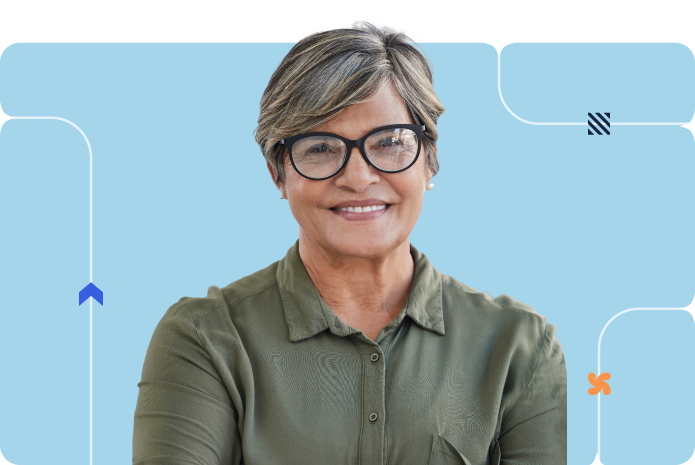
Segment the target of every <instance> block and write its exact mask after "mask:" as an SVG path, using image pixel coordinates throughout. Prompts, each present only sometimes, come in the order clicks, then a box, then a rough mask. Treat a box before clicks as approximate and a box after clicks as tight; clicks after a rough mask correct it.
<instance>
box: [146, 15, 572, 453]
mask: <svg viewBox="0 0 695 465" xmlns="http://www.w3.org/2000/svg"><path fill="white" fill-rule="evenodd" d="M409 42H410V41H409V39H408V38H407V37H406V36H404V35H402V34H396V33H392V32H390V31H388V30H386V31H382V30H379V29H377V28H375V27H374V26H372V25H370V24H368V23H361V24H358V25H356V26H354V27H353V29H339V30H332V31H326V32H322V33H318V34H313V35H311V36H309V37H307V38H305V39H303V40H302V41H300V42H299V43H297V44H296V45H295V46H294V47H293V48H292V50H290V52H289V53H288V55H287V56H286V57H285V58H284V59H283V61H282V63H281V64H280V66H279V67H278V69H277V70H276V71H275V73H274V74H273V76H272V78H271V80H270V83H269V84H268V87H267V88H266V90H265V93H264V94H263V98H262V100H261V114H260V117H259V120H258V128H257V130H256V141H257V142H258V143H259V145H260V147H261V150H262V152H263V155H264V156H265V158H266V161H267V165H268V170H269V172H270V175H271V176H272V179H273V181H274V183H275V185H276V187H277V188H278V189H279V190H280V192H281V193H282V196H281V197H282V198H285V199H287V201H288V203H289V206H290V209H291V211H292V214H293V215H294V217H295V218H296V220H297V222H298V223H299V239H298V241H297V243H296V244H295V245H294V246H293V247H292V248H290V250H289V251H288V253H287V255H286V256H285V257H284V258H283V259H282V260H280V261H279V262H276V263H274V264H272V265H270V266H269V267H267V268H265V269H263V270H261V271H258V272H256V273H254V274H252V275H250V276H247V277H245V278H243V279H240V280H239V281H236V282H233V283H231V284H230V285H228V286H226V287H225V288H223V289H220V288H218V287H216V286H212V287H210V288H209V290H208V295H207V297H206V298H189V297H184V298H182V299H181V300H179V302H177V303H176V304H174V305H173V306H171V307H170V308H169V310H168V311H167V313H166V314H165V316H164V317H163V318H162V320H161V322H160V323H159V325H158V326H157V328H156V330H155V332H154V335H153V337H152V341H151V342H150V346H149V348H148V351H147V355H146V358H145V363H144V367H143V373H142V381H141V382H140V383H139V384H138V386H139V388H140V392H139V396H138V402H137V407H136V411H135V428H134V439H133V463H134V464H164V463H166V464H182V465H183V464H239V463H244V464H247V465H271V464H302V465H308V464H386V463H389V464H422V465H426V464H468V465H474V464H499V463H514V464H516V465H520V464H534V465H535V464H563V463H566V429H567V428H566V372H565V364H564V357H563V353H562V347H561V345H560V343H559V342H558V340H557V339H556V338H555V337H554V334H555V330H556V327H555V326H553V325H550V324H548V323H547V321H546V319H545V317H543V316H541V315H539V314H538V313H536V312H535V311H534V309H533V308H531V307H529V306H528V305H525V304H523V303H521V302H518V301H516V300H514V299H512V298H510V297H509V296H507V295H504V294H503V295H501V296H499V297H497V298H494V299H493V298H492V297H490V296H489V295H488V294H487V293H481V292H477V291H476V290H475V289H472V288H470V287H468V286H466V285H464V284H461V283H459V282H458V281H456V280H455V279H453V278H451V277H449V276H446V275H443V274H441V273H439V272H438V271H437V270H436V269H435V268H434V267H433V266H432V265H431V264H430V262H429V261H428V259H427V257H425V255H424V254H422V253H421V252H419V251H418V250H417V249H416V248H415V247H414V246H412V245H411V244H410V243H409V241H408V236H409V234H410V232H411V231H412V229H413V227H414V225H415V222H416V221H417V219H418V216H419V214H420V211H421V208H422V202H423V196H424V193H425V190H427V189H430V188H431V187H432V185H431V179H432V177H433V176H434V175H435V174H436V173H437V171H438V164H437V148H436V145H435V143H436V140H437V132H436V128H435V125H436V122H437V119H438V117H439V115H441V113H442V112H443V111H444V108H443V107H442V105H441V104H440V102H439V100H438V99H437V96H436V95H435V93H434V88H433V86H432V73H431V70H430V67H429V65H428V63H427V61H426V60H425V58H424V57H423V56H422V55H421V54H420V53H419V52H418V51H417V50H416V49H415V48H414V47H413V45H411V44H410V43H409Z"/></svg>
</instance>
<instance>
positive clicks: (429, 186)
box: [426, 182, 434, 191]
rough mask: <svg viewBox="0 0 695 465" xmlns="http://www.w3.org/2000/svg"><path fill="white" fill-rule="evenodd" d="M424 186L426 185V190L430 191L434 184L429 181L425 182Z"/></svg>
mask: <svg viewBox="0 0 695 465" xmlns="http://www.w3.org/2000/svg"><path fill="white" fill-rule="evenodd" d="M426 187H427V190H428V191H431V190H432V188H433V187H434V184H432V183H431V182H429V183H427V186H426Z"/></svg>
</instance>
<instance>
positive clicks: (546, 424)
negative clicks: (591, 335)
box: [493, 324, 567, 465]
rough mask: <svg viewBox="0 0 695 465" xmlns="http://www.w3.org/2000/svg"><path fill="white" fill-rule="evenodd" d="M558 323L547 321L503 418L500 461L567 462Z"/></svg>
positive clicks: (518, 464) (564, 389)
mask: <svg viewBox="0 0 695 465" xmlns="http://www.w3.org/2000/svg"><path fill="white" fill-rule="evenodd" d="M556 331H557V327H556V326H555V325H551V324H546V327H545V332H544V338H543V341H542V346H541V351H540V356H539V358H538V363H537V365H536V368H535V371H534V372H533V375H532V376H531V379H530V381H529V384H528V386H527V387H526V390H525V391H524V393H523V394H522V395H521V397H520V398H519V400H518V401H517V402H516V404H515V405H514V407H513V408H512V409H511V410H510V412H509V413H508V414H507V416H506V417H505V418H503V420H502V428H501V431H500V436H499V439H498V445H497V446H498V448H499V449H498V451H497V454H494V453H493V455H498V457H499V459H500V460H499V462H497V461H493V463H494V464H497V463H499V464H501V465H504V464H514V465H526V464H528V465H531V464H533V465H546V464H547V465H551V464H552V465H558V464H566V463H567V370H566V367H565V357H564V355H563V352H562V345H561V344H560V341H558V340H557V339H556V338H555V332H556Z"/></svg>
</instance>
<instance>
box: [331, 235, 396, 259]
mask: <svg viewBox="0 0 695 465" xmlns="http://www.w3.org/2000/svg"><path fill="white" fill-rule="evenodd" d="M386 239H387V238H382V239H381V240H377V241H375V240H369V239H363V238H360V239H359V240H349V239H348V240H345V241H339V242H337V243H331V244H330V245H331V246H332V248H333V249H335V250H336V252H338V253H339V254H340V255H347V256H351V257H359V258H376V257H381V256H384V255H388V254H390V253H391V252H393V251H394V250H395V249H396V248H397V247H398V246H399V245H400V244H401V242H402V241H400V242H398V241H394V240H386Z"/></svg>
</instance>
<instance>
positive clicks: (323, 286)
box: [299, 228, 415, 339]
mask: <svg viewBox="0 0 695 465" xmlns="http://www.w3.org/2000/svg"><path fill="white" fill-rule="evenodd" d="M299 255H300V257H301V259H302V263H303V264H304V267H305V268H306V270H307V272H308V273H309V277H310V278H311V280H312V281H313V283H314V285H315V286H316V289H317V290H318V292H319V294H320V295H321V297H322V298H323V300H324V301H325V302H326V304H328V306H329V307H330V309H331V310H332V311H333V312H334V313H335V314H336V316H338V318H340V319H341V320H342V321H344V322H345V323H347V324H348V325H350V326H352V327H353V328H357V329H359V330H361V331H363V332H364V333H365V335H366V336H367V337H370V338H371V339H374V337H375V336H376V335H377V334H378V332H379V330H380V329H381V328H383V327H384V326H385V325H386V324H388V322H390V321H391V320H393V319H394V318H395V317H396V316H398V313H399V312H400V311H401V309H402V308H403V305H404V304H405V301H406V299H407V297H408V291H409V289H410V283H411V281H412V279H413V272H414V269H415V264H414V263H413V257H412V256H411V255H410V242H409V241H408V240H407V239H406V240H405V241H403V242H402V243H401V244H399V245H398V246H397V247H396V248H395V249H393V250H391V251H389V252H388V253H386V254H384V255H383V256H378V257H369V258H363V257H354V256H345V255H338V254H335V253H331V251H328V250H326V249H325V248H322V247H321V246H320V245H318V244H316V243H315V242H314V241H312V240H311V238H309V237H308V236H307V235H306V234H305V233H304V232H303V231H302V230H301V228H300V234H299Z"/></svg>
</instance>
